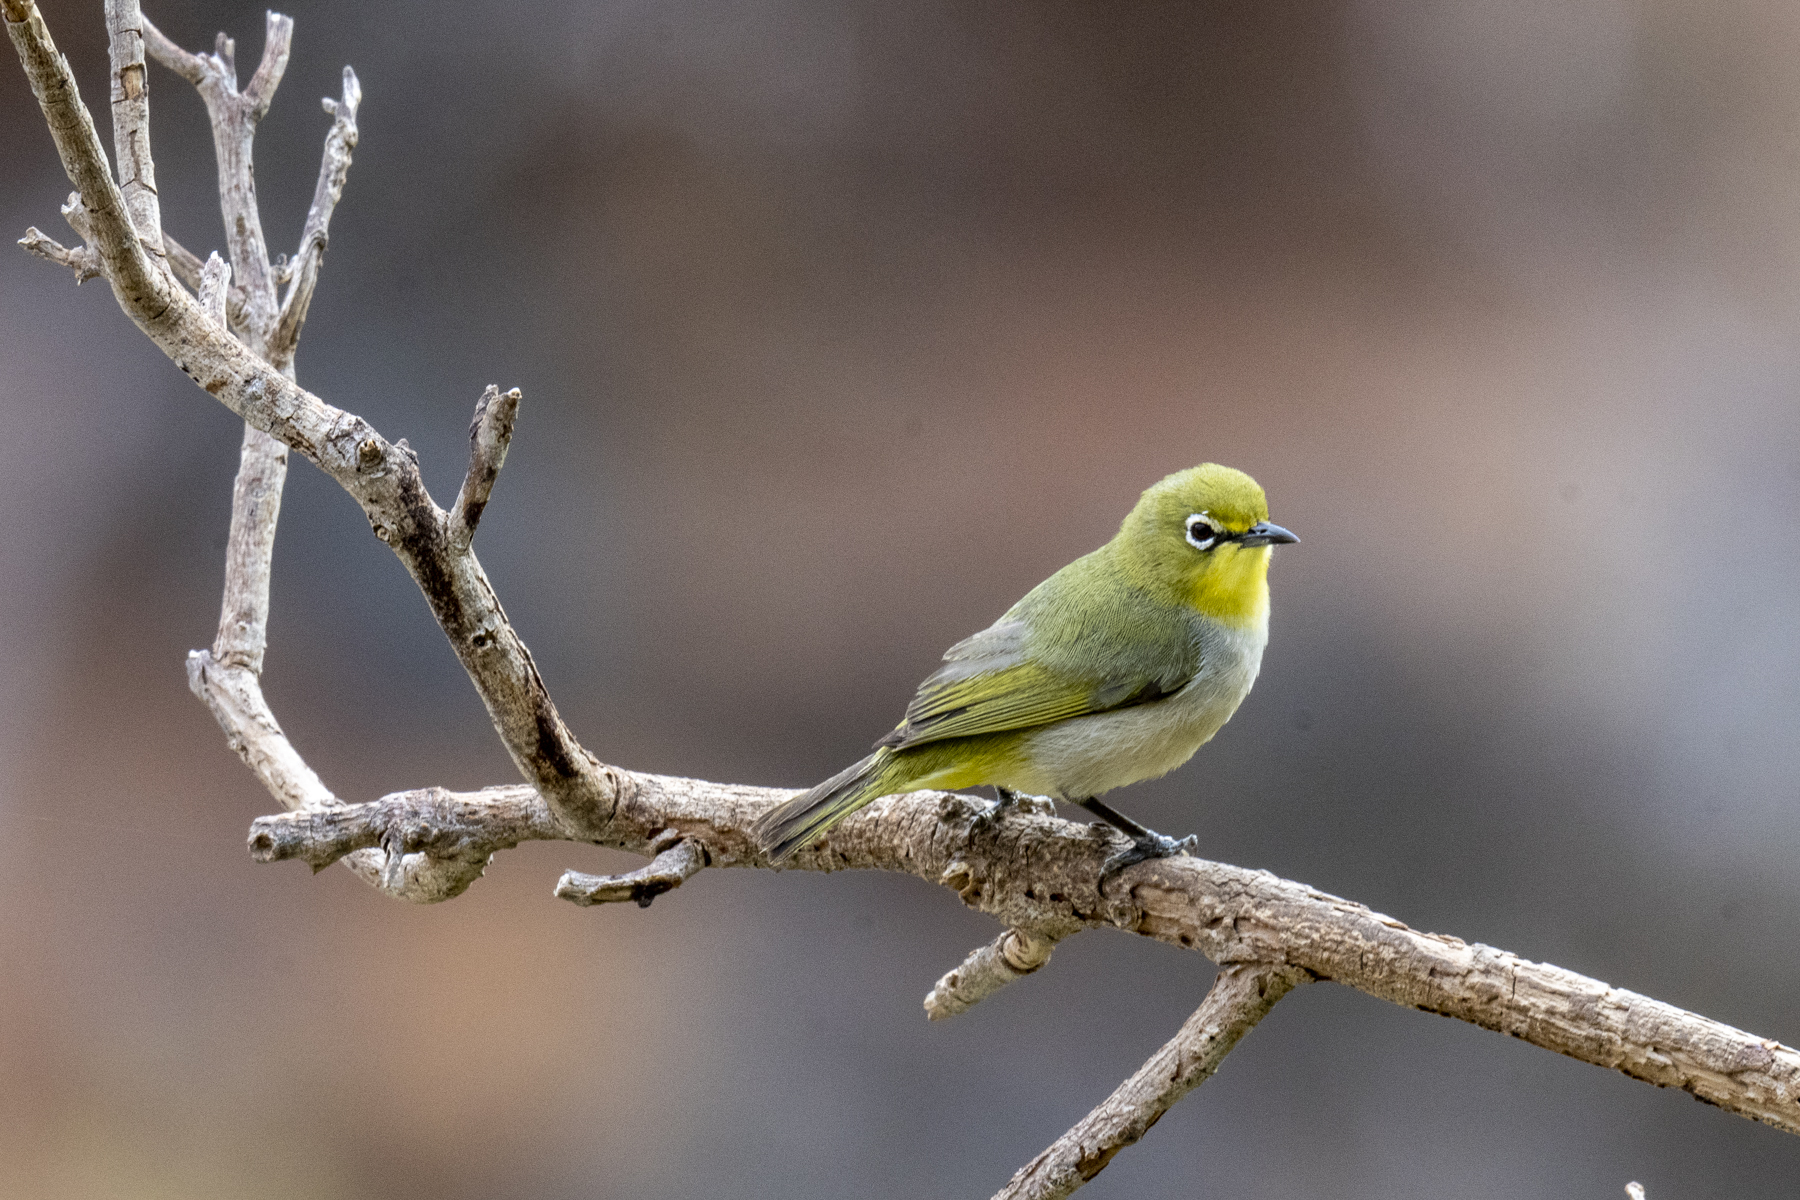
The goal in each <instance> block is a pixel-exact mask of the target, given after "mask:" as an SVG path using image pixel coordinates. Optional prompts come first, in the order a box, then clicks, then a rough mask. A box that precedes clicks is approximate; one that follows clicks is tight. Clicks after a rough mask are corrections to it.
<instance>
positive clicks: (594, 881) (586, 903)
mask: <svg viewBox="0 0 1800 1200" xmlns="http://www.w3.org/2000/svg"><path fill="white" fill-rule="evenodd" d="M657 846H664V847H666V848H665V849H662V850H659V851H658V852H657V855H656V857H655V858H653V859H651V860H650V862H649V864H648V865H647V866H642V867H639V868H638V869H637V870H635V871H627V872H626V873H625V874H623V875H584V874H582V873H581V872H580V871H564V872H563V877H562V878H561V879H559V880H557V882H556V896H557V899H559V900H568V901H572V902H573V903H575V904H579V905H581V906H582V907H583V908H587V907H590V906H592V905H595V904H622V903H624V902H625V901H627V900H629V901H631V902H632V903H633V904H636V905H637V906H638V907H639V908H649V907H650V902H651V901H652V900H654V899H656V898H657V897H658V896H660V895H662V894H663V893H664V892H672V891H674V890H675V889H676V888H678V887H680V886H681V885H682V884H684V883H686V882H687V881H688V880H689V879H692V878H693V877H694V876H695V875H696V874H698V873H699V871H700V869H701V868H702V867H704V866H706V847H704V846H702V845H701V844H700V843H699V842H694V841H686V840H683V839H682V838H681V835H680V834H678V833H676V832H675V831H674V830H672V829H671V830H665V831H664V832H663V834H662V835H660V836H659V837H658V838H656V839H655V840H654V841H653V842H652V843H651V847H652V849H655V848H656V847H657Z"/></svg>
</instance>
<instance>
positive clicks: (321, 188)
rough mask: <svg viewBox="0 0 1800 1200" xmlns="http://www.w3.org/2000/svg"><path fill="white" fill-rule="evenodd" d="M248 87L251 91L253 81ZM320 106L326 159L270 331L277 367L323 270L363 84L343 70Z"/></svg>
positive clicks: (295, 339) (289, 350)
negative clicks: (326, 124)
mask: <svg viewBox="0 0 1800 1200" xmlns="http://www.w3.org/2000/svg"><path fill="white" fill-rule="evenodd" d="M265 61H266V60H265ZM260 73H261V72H260V71H259V72H258V74H260ZM251 82H252V86H254V84H255V81H254V80H252V81H251ZM323 103H324V105H325V111H326V112H328V113H330V114H331V116H332V118H333V119H332V122H331V131H330V132H329V133H327V134H326V135H325V158H324V161H323V162H322V163H320V165H319V182H318V184H317V185H316V186H315V187H314V188H313V200H312V207H311V208H309V209H308V210H307V213H306V228H305V229H304V230H303V231H302V232H301V234H300V249H299V252H298V253H296V254H295V255H294V259H293V263H292V266H291V268H290V269H291V272H292V274H291V280H292V281H291V283H290V284H289V285H288V292H287V298H286V299H285V300H283V301H282V302H281V312H280V314H279V315H278V316H277V317H276V320H275V330H274V332H273V333H272V334H271V335H270V336H269V345H268V357H269V361H270V362H273V363H274V364H275V365H277V366H280V365H282V364H283V363H290V362H292V361H293V359H294V349H295V347H296V346H298V345H299V342H300V328H301V326H303V325H305V324H306V312H307V309H309V308H310V307H311V306H312V298H313V290H314V289H315V288H316V287H318V284H319V268H320V267H321V266H323V265H324V260H325V245H326V243H327V242H328V241H329V240H330V238H329V234H330V231H331V214H332V213H333V212H334V211H335V210H336V209H337V202H338V200H339V199H340V198H341V197H342V196H343V194H344V182H345V181H346V180H347V179H348V178H349V176H350V154H351V151H353V150H355V149H356V141H357V138H358V137H359V136H360V135H359V133H358V132H357V128H356V110H357V108H358V107H359V106H361V104H362V84H361V83H359V82H357V79H356V72H355V71H352V70H351V69H350V68H349V67H345V68H344V90H343V95H342V97H341V98H340V99H337V100H333V99H331V97H329V96H327V97H325V99H324V101H323Z"/></svg>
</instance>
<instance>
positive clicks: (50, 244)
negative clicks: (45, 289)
mask: <svg viewBox="0 0 1800 1200" xmlns="http://www.w3.org/2000/svg"><path fill="white" fill-rule="evenodd" d="M19 245H21V246H23V247H25V249H27V250H29V251H30V252H31V253H33V254H35V255H37V256H38V257H39V258H41V259H44V260H45V261H46V262H53V263H55V264H56V265H57V266H59V267H67V268H68V269H69V270H71V271H73V272H75V282H76V283H77V284H82V283H86V282H87V281H88V280H90V279H98V278H100V255H99V254H98V253H97V252H96V251H95V250H94V249H93V248H92V247H91V246H76V247H75V248H74V249H73V250H71V249H69V248H68V247H67V246H64V245H63V244H62V243H61V242H59V241H57V240H56V239H55V238H53V237H47V236H45V235H44V233H43V232H42V231H41V230H39V229H38V227H37V226H36V225H33V226H31V227H30V228H29V229H27V230H26V231H25V236H24V237H22V238H20V239H19Z"/></svg>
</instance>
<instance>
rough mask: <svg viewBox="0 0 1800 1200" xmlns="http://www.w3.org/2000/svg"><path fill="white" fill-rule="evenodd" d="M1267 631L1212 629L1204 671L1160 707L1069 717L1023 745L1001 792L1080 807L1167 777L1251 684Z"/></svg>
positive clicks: (1227, 714) (1226, 715)
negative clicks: (1133, 785) (1128, 787)
mask: <svg viewBox="0 0 1800 1200" xmlns="http://www.w3.org/2000/svg"><path fill="white" fill-rule="evenodd" d="M1268 640H1269V635H1268V630H1267V628H1266V627H1264V628H1259V629H1244V630H1237V629H1228V628H1225V627H1214V629H1213V630H1212V631H1210V634H1209V636H1208V638H1207V642H1206V646H1207V655H1206V663H1207V665H1206V668H1205V669H1203V670H1202V671H1201V672H1200V674H1199V675H1198V676H1197V677H1196V678H1195V679H1194V681H1193V682H1192V683H1190V684H1188V685H1187V686H1186V687H1185V688H1183V689H1181V691H1179V692H1177V693H1175V694H1174V695H1173V696H1170V697H1169V698H1168V699H1166V700H1159V701H1157V702H1155V703H1153V704H1140V705H1137V706H1135V707H1132V708H1123V709H1119V710H1117V711H1115V712H1108V713H1096V714H1095V715H1093V716H1089V717H1074V718H1071V719H1069V720H1067V721H1059V722H1058V723H1056V724H1055V725H1048V726H1045V727H1044V728H1042V729H1039V730H1037V731H1035V732H1033V733H1031V734H1028V735H1027V736H1026V738H1025V741H1024V744H1023V746H1022V747H1021V748H1022V750H1023V754H1022V755H1021V758H1022V760H1023V761H1021V762H1020V763H1019V765H1018V766H1017V767H1015V768H1013V770H1012V771H1011V772H1009V775H1010V777H1009V778H1007V779H1004V780H995V782H998V783H1002V784H1003V785H1004V786H1006V787H1010V788H1014V789H1016V790H1018V791H1022V792H1031V793H1033V794H1036V795H1041V796H1052V797H1054V798H1056V799H1059V800H1071V801H1073V800H1086V799H1088V798H1090V797H1093V796H1098V795H1100V794H1101V793H1102V792H1107V791H1111V790H1112V789H1113V788H1117V787H1124V786H1125V785H1126V784H1128V783H1136V782H1138V781H1139V780H1141V779H1155V778H1156V777H1157V776H1159V775H1167V774H1168V773H1169V772H1170V771H1173V770H1174V769H1175V768H1176V767H1179V766H1180V765H1181V764H1182V763H1184V762H1186V761H1187V760H1188V759H1190V758H1192V757H1193V756H1194V751H1196V750H1198V749H1199V748H1200V747H1201V746H1203V745H1205V744H1206V743H1207V742H1208V741H1209V740H1210V739H1211V738H1212V736H1213V734H1215V733H1217V732H1218V731H1219V729H1220V727H1221V726H1223V725H1224V724H1225V722H1227V721H1229V720H1230V719H1231V714H1232V713H1234V712H1236V711H1237V706H1238V705H1239V704H1240V703H1242V702H1243V699H1244V697H1245V696H1246V695H1248V694H1249V692H1250V685H1251V684H1253V683H1255V682H1256V673H1257V671H1258V670H1259V669H1260V668H1261V667H1262V653H1263V647H1264V646H1265V645H1266V644H1267V643H1268Z"/></svg>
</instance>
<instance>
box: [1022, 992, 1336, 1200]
mask: <svg viewBox="0 0 1800 1200" xmlns="http://www.w3.org/2000/svg"><path fill="white" fill-rule="evenodd" d="M1305 979H1306V973H1305V972H1303V971H1297V970H1294V969H1292V968H1285V969H1284V968H1281V967H1272V966H1268V965H1266V964H1261V963H1232V964H1230V965H1228V966H1224V967H1221V968H1219V975H1218V978H1216V979H1214V980H1213V985H1212V989H1211V990H1210V991H1208V992H1207V993H1206V999H1205V1000H1203V1001H1201V1003H1200V1007H1199V1008H1197V1009H1195V1010H1194V1015H1193V1016H1191V1017H1189V1018H1188V1019H1187V1020H1186V1021H1185V1022H1183V1023H1182V1026H1181V1029H1180V1031H1179V1032H1177V1033H1176V1034H1175V1036H1174V1037H1173V1038H1171V1039H1170V1040H1169V1041H1168V1042H1167V1043H1166V1044H1165V1045H1164V1046H1163V1047H1162V1049H1160V1050H1158V1051H1157V1052H1156V1053H1155V1054H1153V1055H1151V1056H1150V1059H1149V1061H1148V1062H1146V1063H1145V1064H1144V1065H1143V1066H1141V1067H1139V1068H1138V1069H1137V1073H1136V1074H1134V1075H1132V1076H1131V1078H1129V1079H1127V1080H1126V1081H1125V1082H1124V1083H1121V1084H1120V1085H1119V1086H1118V1087H1117V1088H1115V1089H1114V1090H1113V1094H1112V1095H1110V1096H1108V1097H1107V1098H1106V1099H1105V1100H1104V1101H1103V1102H1101V1104H1100V1106H1099V1107H1098V1108H1096V1109H1094V1111H1093V1112H1090V1113H1089V1114H1088V1115H1087V1116H1085V1117H1083V1118H1082V1119H1081V1120H1080V1121H1079V1122H1077V1123H1076V1125H1075V1127H1074V1128H1073V1129H1071V1130H1069V1132H1067V1133H1065V1134H1063V1135H1062V1136H1061V1137H1059V1138H1057V1139H1056V1141H1054V1142H1052V1143H1051V1144H1050V1146H1049V1148H1048V1149H1046V1150H1045V1151H1044V1152H1043V1153H1042V1154H1040V1155H1038V1156H1037V1157H1036V1158H1034V1159H1032V1160H1031V1161H1030V1162H1029V1163H1027V1164H1025V1166H1023V1167H1021V1168H1019V1172H1018V1174H1016V1175H1014V1176H1013V1177H1012V1182H1010V1183H1008V1184H1007V1185H1006V1186H1005V1187H1003V1188H1001V1189H1000V1190H999V1191H998V1192H995V1193H994V1200H1061V1198H1062V1197H1064V1196H1067V1195H1069V1194H1070V1193H1072V1192H1074V1191H1075V1189H1077V1188H1079V1187H1080V1186H1081V1185H1082V1184H1084V1183H1086V1182H1087V1181H1088V1180H1090V1179H1092V1178H1093V1177H1094V1176H1096V1175H1098V1174H1099V1173H1100V1172H1101V1171H1102V1170H1104V1169H1105V1168H1106V1164H1107V1163H1109V1162H1111V1161H1112V1157H1113V1155H1115V1154H1117V1153H1118V1152H1119V1151H1121V1150H1123V1149H1124V1148H1125V1147H1127V1146H1129V1145H1131V1144H1132V1143H1133V1142H1135V1141H1137V1140H1138V1139H1139V1138H1141V1137H1143V1136H1144V1135H1145V1134H1146V1133H1148V1132H1149V1131H1150V1127H1151V1126H1152V1125H1154V1124H1156V1123H1157V1122H1158V1121H1159V1120H1161V1119H1162V1115H1163V1114H1164V1113H1166V1112H1168V1111H1169V1109H1170V1108H1171V1107H1172V1106H1173V1105H1174V1104H1175V1102H1176V1101H1177V1100H1179V1099H1181V1098H1182V1097H1183V1096H1185V1095H1187V1094H1188V1093H1189V1092H1191V1091H1193V1090H1194V1089H1195V1088H1197V1087H1199V1086H1200V1085H1201V1084H1202V1083H1205V1082H1206V1081H1207V1079H1208V1078H1210V1077H1211V1076H1212V1073H1213V1072H1214V1071H1216V1070H1218V1069H1219V1064H1220V1063H1221V1062H1223V1061H1224V1060H1225V1056H1226V1055H1227V1054H1229V1053H1231V1051H1232V1048H1233V1047H1235V1046H1236V1045H1237V1044H1238V1042H1239V1041H1240V1040H1241V1039H1242V1038H1243V1036H1244V1035H1245V1034H1246V1033H1249V1032H1250V1030H1251V1029H1253V1028H1255V1026H1256V1023H1257V1022H1258V1021H1260V1020H1262V1019H1263V1016H1264V1014H1266V1013H1267V1012H1268V1011H1269V1010H1270V1009H1271V1008H1273V1007H1275V1002H1276V1001H1278V1000H1280V999H1281V998H1282V997H1283V996H1285V995H1287V994H1288V992H1289V991H1291V990H1292V989H1293V988H1294V985H1295V984H1297V983H1301V982H1303V981H1305Z"/></svg>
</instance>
